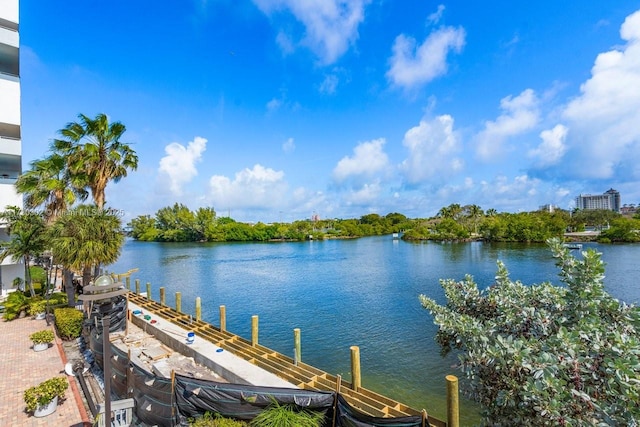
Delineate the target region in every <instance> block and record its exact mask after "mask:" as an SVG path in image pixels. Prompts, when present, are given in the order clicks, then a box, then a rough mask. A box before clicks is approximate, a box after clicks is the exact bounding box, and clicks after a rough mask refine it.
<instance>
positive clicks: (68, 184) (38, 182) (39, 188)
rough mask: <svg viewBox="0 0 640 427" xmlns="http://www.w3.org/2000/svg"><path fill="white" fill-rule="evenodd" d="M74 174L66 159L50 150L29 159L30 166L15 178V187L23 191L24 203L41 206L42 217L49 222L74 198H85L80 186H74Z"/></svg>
mask: <svg viewBox="0 0 640 427" xmlns="http://www.w3.org/2000/svg"><path fill="white" fill-rule="evenodd" d="M73 184H74V178H73V176H72V175H71V174H70V173H69V169H68V168H67V159H66V158H65V157H64V156H62V155H61V154H59V153H53V154H51V155H50V156H49V157H45V158H44V159H38V160H34V161H33V162H31V169H30V170H28V171H26V172H24V173H23V174H22V175H20V176H19V177H18V179H17V180H16V190H17V191H18V193H21V194H24V195H25V199H24V203H25V207H26V208H27V209H35V208H37V207H39V206H43V207H44V218H45V220H46V221H47V223H52V222H54V221H55V220H56V218H57V217H58V216H59V215H61V214H63V213H64V212H66V210H67V208H68V207H69V206H71V205H73V203H74V202H75V201H76V200H77V199H80V200H84V199H86V198H87V195H88V194H87V192H86V191H85V190H84V189H83V188H78V187H77V186H74V185H73Z"/></svg>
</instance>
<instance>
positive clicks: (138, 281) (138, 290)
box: [136, 279, 140, 295]
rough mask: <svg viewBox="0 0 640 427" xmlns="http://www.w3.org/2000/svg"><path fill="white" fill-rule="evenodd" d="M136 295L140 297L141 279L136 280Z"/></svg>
mask: <svg viewBox="0 0 640 427" xmlns="http://www.w3.org/2000/svg"><path fill="white" fill-rule="evenodd" d="M136 295H140V279H136Z"/></svg>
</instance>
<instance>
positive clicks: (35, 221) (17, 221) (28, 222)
mask: <svg viewBox="0 0 640 427" xmlns="http://www.w3.org/2000/svg"><path fill="white" fill-rule="evenodd" d="M0 219H2V220H4V221H6V222H7V231H8V234H9V237H10V240H8V241H6V242H0V262H1V261H3V260H4V259H5V258H7V257H9V256H11V257H14V258H22V260H23V262H24V279H25V282H26V283H27V285H28V286H29V292H30V293H31V296H35V291H34V290H33V283H32V280H31V273H30V270H29V267H30V264H31V260H32V259H33V257H35V256H37V255H40V254H41V253H42V252H44V250H45V249H46V235H45V230H46V225H45V222H44V219H43V217H42V215H40V214H38V213H36V212H30V211H26V212H22V211H21V210H20V208H19V207H17V206H8V207H7V209H6V210H5V211H3V212H1V213H0Z"/></svg>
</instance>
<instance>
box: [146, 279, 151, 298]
mask: <svg viewBox="0 0 640 427" xmlns="http://www.w3.org/2000/svg"><path fill="white" fill-rule="evenodd" d="M147 299H151V283H149V282H147Z"/></svg>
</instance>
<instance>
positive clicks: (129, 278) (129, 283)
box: [124, 276, 131, 290]
mask: <svg viewBox="0 0 640 427" xmlns="http://www.w3.org/2000/svg"><path fill="white" fill-rule="evenodd" d="M124 281H125V283H126V284H127V289H129V290H131V277H129V276H127V277H126V279H124Z"/></svg>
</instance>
